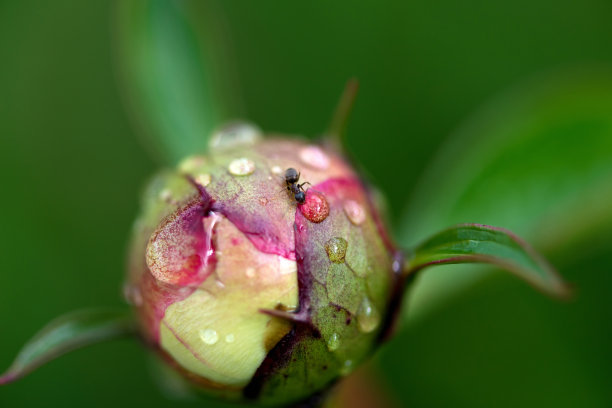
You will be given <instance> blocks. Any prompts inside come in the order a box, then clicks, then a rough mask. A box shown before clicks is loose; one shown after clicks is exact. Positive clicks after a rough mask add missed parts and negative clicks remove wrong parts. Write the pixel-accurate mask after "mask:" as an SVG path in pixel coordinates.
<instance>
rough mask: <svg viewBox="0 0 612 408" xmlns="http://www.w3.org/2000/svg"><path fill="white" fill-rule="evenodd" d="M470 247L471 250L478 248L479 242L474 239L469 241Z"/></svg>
mask: <svg viewBox="0 0 612 408" xmlns="http://www.w3.org/2000/svg"><path fill="white" fill-rule="evenodd" d="M468 246H469V248H471V249H474V248H476V247H477V246H478V241H474V240H473V239H470V240H468Z"/></svg>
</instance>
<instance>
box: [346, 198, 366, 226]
mask: <svg viewBox="0 0 612 408" xmlns="http://www.w3.org/2000/svg"><path fill="white" fill-rule="evenodd" d="M344 213H345V214H346V216H347V218H348V219H349V221H351V222H352V223H353V224H355V225H360V224H362V223H363V222H364V221H365V218H366V214H365V211H364V210H363V207H362V206H361V205H359V204H358V203H357V202H356V201H353V200H348V201H346V202H345V203H344Z"/></svg>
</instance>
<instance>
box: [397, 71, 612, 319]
mask: <svg viewBox="0 0 612 408" xmlns="http://www.w3.org/2000/svg"><path fill="white" fill-rule="evenodd" d="M459 222H480V223H486V224H495V225H503V226H504V227H507V228H510V229H512V230H513V231H515V232H516V233H518V234H519V235H520V236H522V237H524V238H525V239H527V240H528V241H529V242H531V243H533V244H534V246H536V247H537V248H538V249H540V250H543V251H545V252H548V253H551V252H553V251H555V250H559V249H561V248H566V247H567V246H568V245H571V244H572V243H576V242H578V241H579V240H581V239H584V238H586V237H588V236H589V235H590V234H595V233H597V231H601V230H605V229H609V228H611V227H612V71H610V70H609V69H595V68H593V69H589V70H582V71H570V72H568V71H565V72H562V73H557V74H554V75H553V74H550V75H546V76H541V77H539V78H535V79H533V80H531V81H529V82H527V83H524V84H522V85H521V86H520V87H518V88H516V89H514V90H513V91H511V92H509V93H507V94H506V95H504V96H502V97H500V98H498V99H497V100H495V101H493V102H492V103H490V104H489V105H487V106H485V107H484V108H483V109H482V110H481V111H480V112H478V113H477V114H476V115H475V116H474V117H473V118H472V119H471V120H469V121H468V122H467V123H466V124H465V125H464V126H462V127H461V128H460V129H459V131H458V132H456V133H455V134H454V135H453V136H452V137H451V138H450V139H449V140H448V141H447V143H446V144H445V145H444V146H443V147H442V149H441V151H440V152H439V154H438V155H437V157H436V159H435V160H434V161H433V164H432V165H431V167H430V168H429V169H428V170H427V171H426V172H425V175H424V177H423V179H422V181H421V183H420V185H419V186H418V187H417V189H416V190H415V192H414V195H413V198H412V201H411V202H410V205H409V206H408V208H407V211H406V216H405V219H404V222H403V224H402V228H401V231H400V234H401V235H400V240H401V242H402V243H403V244H404V245H406V246H408V245H410V244H413V243H414V242H416V241H418V240H419V239H422V238H423V237H425V236H426V235H427V234H429V233H431V231H436V230H439V229H441V228H443V227H444V226H447V225H452V224H456V223H459ZM464 269H465V268H464ZM436 272H437V271H436ZM463 272H464V273H456V274H449V273H447V272H444V273H429V274H428V275H425V276H424V277H422V279H421V280H420V281H419V284H418V285H417V287H416V288H415V291H414V293H413V298H412V299H411V304H410V308H411V309H412V312H413V314H414V313H416V314H419V313H422V312H423V311H425V310H429V309H431V308H432V307H434V306H435V305H436V304H437V303H440V301H441V300H442V299H446V298H448V297H449V296H450V295H452V294H453V293H457V292H458V291H460V290H461V289H463V288H465V287H466V286H467V285H470V284H472V283H474V282H475V281H476V280H477V278H478V277H479V276H482V275H483V274H484V273H485V272H484V271H483V270H482V269H472V268H470V270H465V271H463ZM451 276H452V277H451Z"/></svg>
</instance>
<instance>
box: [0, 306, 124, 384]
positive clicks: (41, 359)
mask: <svg viewBox="0 0 612 408" xmlns="http://www.w3.org/2000/svg"><path fill="white" fill-rule="evenodd" d="M134 333H135V327H134V321H133V318H132V316H131V315H130V314H129V313H128V312H126V311H125V310H108V309H102V310H83V311H78V312H73V313H70V314H67V315H65V316H62V317H59V318H57V319H55V320H53V321H52V322H51V323H49V324H48V325H47V326H46V327H44V328H43V329H42V330H41V331H40V332H39V333H38V334H37V335H36V336H34V338H32V339H31V340H30V341H29V342H28V343H26V345H25V346H24V347H23V348H22V349H21V351H20V352H19V354H18V355H17V358H16V359H15V361H14V362H13V364H12V365H11V367H9V369H8V370H7V371H6V372H5V373H4V374H3V375H2V376H0V385H2V384H8V383H10V382H13V381H16V380H18V379H19V378H21V377H23V376H25V375H26V374H28V373H30V372H31V371H33V370H34V369H36V368H38V367H40V366H41V365H43V364H45V363H47V362H49V361H51V360H53V359H55V358H57V357H59V356H61V355H62V354H65V353H68V352H69V351H72V350H75V349H77V348H80V347H84V346H87V345H91V344H95V343H100V342H102V341H105V340H110V339H114V338H118V337H123V336H126V335H131V334H134Z"/></svg>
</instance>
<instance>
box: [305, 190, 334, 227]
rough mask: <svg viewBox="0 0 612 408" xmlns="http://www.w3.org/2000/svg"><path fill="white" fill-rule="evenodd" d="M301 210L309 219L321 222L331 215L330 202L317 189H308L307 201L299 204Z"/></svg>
mask: <svg viewBox="0 0 612 408" xmlns="http://www.w3.org/2000/svg"><path fill="white" fill-rule="evenodd" d="M299 208H300V211H301V212H302V214H303V215H304V217H306V218H307V219H308V220H309V221H311V222H314V223H319V222H321V221H323V220H324V219H326V218H327V216H328V215H329V204H327V200H326V199H325V197H324V196H323V195H322V194H321V193H318V192H316V191H313V190H312V189H311V190H308V192H307V193H306V201H304V204H301V205H300V206H299Z"/></svg>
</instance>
